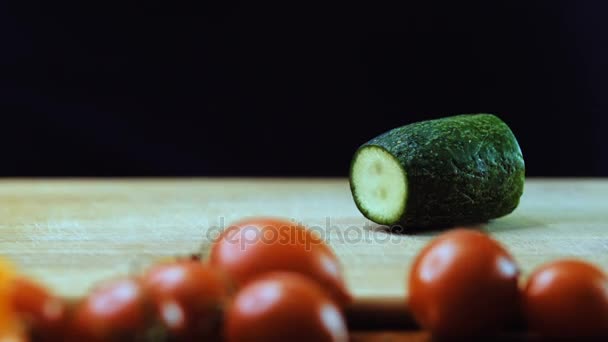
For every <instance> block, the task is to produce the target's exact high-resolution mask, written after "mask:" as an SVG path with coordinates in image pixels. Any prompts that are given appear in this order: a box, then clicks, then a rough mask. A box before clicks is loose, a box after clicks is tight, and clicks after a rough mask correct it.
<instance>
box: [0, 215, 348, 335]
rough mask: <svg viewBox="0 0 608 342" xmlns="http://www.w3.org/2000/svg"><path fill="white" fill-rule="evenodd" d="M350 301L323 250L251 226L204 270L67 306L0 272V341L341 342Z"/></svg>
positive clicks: (118, 284) (296, 236)
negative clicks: (310, 341) (205, 341)
mask: <svg viewBox="0 0 608 342" xmlns="http://www.w3.org/2000/svg"><path fill="white" fill-rule="evenodd" d="M272 236H274V237H272ZM2 286H5V287H6V288H2ZM1 294H6V295H5V296H2V295H1ZM350 301H351V296H350V294H349V292H348V290H347V288H346V284H345V282H344V279H343V274H342V269H341V265H340V264H339V262H338V259H337V257H336V256H335V254H334V253H333V252H332V251H331V249H330V248H329V247H328V246H327V245H326V244H325V242H324V241H322V240H321V239H319V238H318V237H317V236H316V235H315V234H314V233H312V232H311V231H310V230H308V229H306V228H305V227H304V226H302V225H300V224H296V223H293V222H290V221H285V220H279V219H269V218H268V219H262V218H255V219H249V220H245V221H240V222H238V223H237V224H235V225H233V226H231V227H230V228H229V229H228V230H226V231H225V233H224V234H222V235H221V236H220V237H219V238H218V239H217V241H215V242H214V246H213V248H212V251H211V254H210V256H209V260H208V261H201V260H199V259H198V258H184V259H176V260H172V261H165V262H160V263H157V264H155V265H153V266H151V267H150V268H149V269H147V270H146V271H145V272H144V273H143V274H141V275H135V276H130V277H122V278H116V279H112V280H109V281H106V282H103V283H100V284H98V285H97V286H95V287H94V288H93V289H92V290H91V291H90V293H89V294H88V295H87V296H85V297H84V298H81V299H78V300H76V301H67V300H64V299H62V298H59V297H57V296H55V295H53V294H52V293H51V292H50V291H49V290H48V289H46V288H44V287H42V286H40V285H39V284H37V283H35V282H33V281H32V280H30V279H27V278H24V277H20V276H18V275H16V274H14V272H13V271H12V268H11V267H10V266H9V265H8V264H7V265H6V266H4V265H0V341H9V340H10V341H27V340H29V338H30V337H32V339H34V340H36V341H73V342H76V341H164V340H169V341H197V340H219V339H222V338H223V339H224V340H226V341H243V340H251V339H252V338H254V339H257V340H264V341H285V340H292V341H309V340H318V341H346V340H347V337H348V333H347V329H346V322H345V318H344V314H343V309H344V306H345V305H347V304H348V303H349V302H350Z"/></svg>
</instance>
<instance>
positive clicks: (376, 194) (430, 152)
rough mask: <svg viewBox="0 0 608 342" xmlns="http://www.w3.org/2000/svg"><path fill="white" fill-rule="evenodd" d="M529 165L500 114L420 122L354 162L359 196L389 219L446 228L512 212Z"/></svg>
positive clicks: (366, 208)
mask: <svg viewBox="0 0 608 342" xmlns="http://www.w3.org/2000/svg"><path fill="white" fill-rule="evenodd" d="M524 176H525V165H524V160H523V156H522V153H521V149H520V147H519V144H518V143H517V139H516V138H515V136H514V135H513V132H511V129H510V128H509V127H508V126H507V124H505V123H504V122H503V121H502V120H500V119H499V118H498V117H496V116H494V115H492V114H463V115H457V116H452V117H446V118H442V119H437V120H429V121H422V122H417V123H413V124H410V125H406V126H403V127H399V128H395V129H393V130H391V131H388V132H386V133H384V134H382V135H380V136H378V137H376V138H374V139H372V140H370V141H369V142H367V143H366V144H364V145H362V146H361V147H360V148H359V149H358V150H357V151H356V152H355V155H354V157H353V160H352V162H351V168H350V187H351V191H352V195H353V199H354V201H355V203H356V205H357V207H358V208H359V210H360V211H361V213H362V214H363V215H365V217H367V218H369V219H370V220H372V221H374V222H376V223H379V224H384V225H395V224H400V225H402V226H419V227H426V226H444V225H458V224H472V223H481V222H486V221H488V220H490V219H493V218H497V217H501V216H504V215H507V214H509V213H511V212H512V211H513V210H515V208H516V207H517V205H518V204H519V199H520V197H521V195H522V193H523V188H524Z"/></svg>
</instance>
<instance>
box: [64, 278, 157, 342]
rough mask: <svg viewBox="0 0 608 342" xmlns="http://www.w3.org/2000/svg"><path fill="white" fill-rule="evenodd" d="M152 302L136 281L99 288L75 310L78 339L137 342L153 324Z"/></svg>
mask: <svg viewBox="0 0 608 342" xmlns="http://www.w3.org/2000/svg"><path fill="white" fill-rule="evenodd" d="M149 311H150V303H149V301H148V298H147V296H146V295H145V292H144V289H143V287H142V285H141V283H140V281H139V279H136V278H118V279H112V280H109V281H106V282H104V283H101V284H100V285H98V286H96V287H95V288H94V289H93V290H92V291H91V292H90V293H89V294H88V295H87V296H86V297H85V298H83V299H82V300H81V301H80V302H79V303H78V304H76V307H75V309H74V313H73V317H72V320H71V324H70V330H71V335H73V338H74V339H75V340H85V339H86V340H92V341H100V340H115V339H125V340H127V339H135V337H136V336H138V334H141V333H142V332H143V331H144V329H145V328H146V327H147V326H148V325H149V322H150V321H149V316H148V312H149Z"/></svg>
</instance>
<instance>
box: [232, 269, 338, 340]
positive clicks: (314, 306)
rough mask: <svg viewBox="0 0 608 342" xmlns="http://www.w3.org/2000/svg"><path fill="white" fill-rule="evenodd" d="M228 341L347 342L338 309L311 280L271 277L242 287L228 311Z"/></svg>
mask: <svg viewBox="0 0 608 342" xmlns="http://www.w3.org/2000/svg"><path fill="white" fill-rule="evenodd" d="M224 324H225V325H224V329H225V330H224V334H225V337H226V340H227V341H269V342H272V341H290V342H295V341H347V340H348V331H347V328H346V323H345V320H344V317H343V315H342V311H341V309H340V307H339V306H338V305H336V304H335V303H334V301H333V300H332V299H330V297H328V296H327V294H326V292H325V291H324V290H323V289H322V288H321V287H319V285H318V284H317V283H315V282H314V281H312V280H311V279H310V278H306V277H304V276H302V275H299V274H296V273H269V274H266V275H264V276H262V277H261V278H258V279H257V280H255V281H252V282H250V283H249V284H248V285H246V286H245V287H243V288H242V289H241V290H240V291H239V292H238V293H237V295H236V297H235V298H234V301H233V302H232V305H230V307H229V308H228V310H227V312H226V316H225V322H224Z"/></svg>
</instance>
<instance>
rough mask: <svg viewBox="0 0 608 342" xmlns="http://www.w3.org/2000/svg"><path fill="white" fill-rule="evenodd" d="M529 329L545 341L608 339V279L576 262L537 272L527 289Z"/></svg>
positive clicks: (562, 262) (558, 262) (555, 264)
mask: <svg viewBox="0 0 608 342" xmlns="http://www.w3.org/2000/svg"><path fill="white" fill-rule="evenodd" d="M523 311H524V316H525V317H526V321H527V324H528V329H529V330H530V331H532V332H535V333H539V334H541V335H542V336H545V337H552V338H554V337H560V338H564V337H568V338H576V337H578V338H581V337H604V338H606V339H608V276H607V275H606V274H605V273H604V272H603V271H602V270H601V269H599V268H598V267H596V266H595V265H593V264H591V263H588V262H585V261H581V260H575V259H564V260H556V261H553V262H549V263H547V264H544V265H542V266H540V267H539V268H538V269H536V270H535V271H534V272H532V274H531V275H530V277H529V278H528V280H527V282H526V285H525V287H524V289H523Z"/></svg>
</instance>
